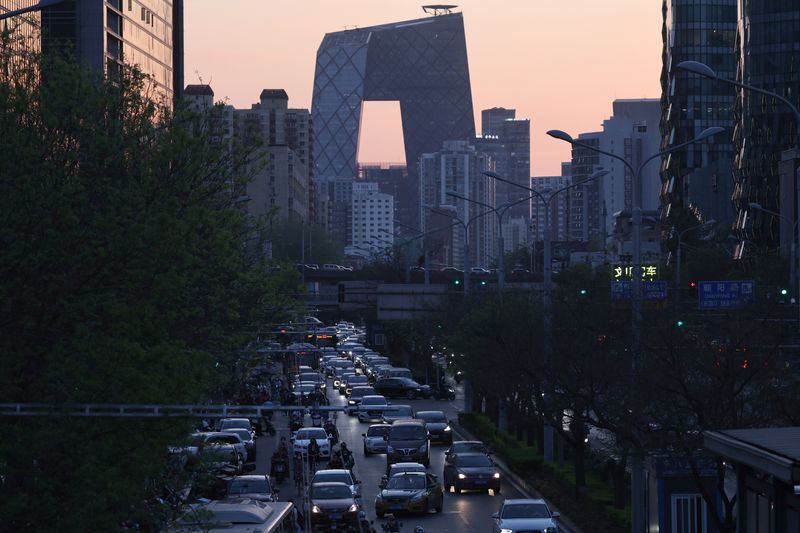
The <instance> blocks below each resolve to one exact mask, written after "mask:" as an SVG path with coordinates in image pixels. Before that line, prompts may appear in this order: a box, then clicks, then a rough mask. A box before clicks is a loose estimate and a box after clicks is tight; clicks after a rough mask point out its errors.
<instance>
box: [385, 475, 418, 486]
mask: <svg viewBox="0 0 800 533" xmlns="http://www.w3.org/2000/svg"><path fill="white" fill-rule="evenodd" d="M386 488H387V489H416V490H418V489H424V488H425V476H409V475H406V474H400V475H397V476H394V477H393V478H392V479H390V480H389V483H388V484H387V485H386Z"/></svg>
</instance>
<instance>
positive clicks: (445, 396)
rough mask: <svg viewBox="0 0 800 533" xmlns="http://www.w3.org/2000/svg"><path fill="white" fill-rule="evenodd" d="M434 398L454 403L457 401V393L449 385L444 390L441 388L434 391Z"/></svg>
mask: <svg viewBox="0 0 800 533" xmlns="http://www.w3.org/2000/svg"><path fill="white" fill-rule="evenodd" d="M433 397H434V398H435V399H437V400H450V401H453V400H455V399H456V391H455V389H453V387H450V386H449V385H447V386H445V387H444V388H441V387H439V388H437V389H436V390H434V391H433Z"/></svg>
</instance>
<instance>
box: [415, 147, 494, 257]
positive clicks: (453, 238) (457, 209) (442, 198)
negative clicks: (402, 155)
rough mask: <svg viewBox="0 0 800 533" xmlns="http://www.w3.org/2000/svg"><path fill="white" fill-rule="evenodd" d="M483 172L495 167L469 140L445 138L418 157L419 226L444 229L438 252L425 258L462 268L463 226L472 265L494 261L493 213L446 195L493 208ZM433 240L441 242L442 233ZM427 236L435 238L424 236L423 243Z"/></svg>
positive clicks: (490, 181)
mask: <svg viewBox="0 0 800 533" xmlns="http://www.w3.org/2000/svg"><path fill="white" fill-rule="evenodd" d="M486 170H494V164H493V162H492V159H491V157H490V156H488V155H486V154H483V153H481V152H478V151H477V150H476V149H475V146H473V145H472V144H470V143H469V141H445V142H444V143H443V145H442V147H441V150H439V151H437V152H432V153H428V154H422V156H421V157H420V161H419V173H420V194H419V197H420V207H419V213H420V219H419V228H420V229H421V230H422V231H423V232H427V231H432V230H435V229H437V228H447V231H445V232H444V233H445V234H446V238H444V241H443V243H442V244H439V245H438V250H433V251H429V252H428V255H429V261H431V262H434V263H438V264H444V266H454V267H456V268H462V269H463V268H464V266H465V256H464V243H465V242H466V241H465V237H466V235H465V231H466V230H465V227H464V226H465V225H467V226H468V228H469V263H470V266H471V267H484V268H486V267H488V266H489V265H490V264H491V263H492V261H493V260H494V259H495V257H496V255H497V243H496V232H497V222H496V217H495V216H494V215H493V214H492V213H487V211H488V209H487V208H486V207H483V206H481V205H478V204H475V203H472V202H467V201H465V200H462V199H460V198H457V197H454V196H450V195H448V194H447V193H448V192H455V193H456V194H458V195H460V196H463V197H465V198H469V199H471V200H475V201H477V202H481V203H484V204H487V205H489V206H494V205H495V180H493V179H491V178H487V177H486V176H484V175H483V172H484V171H486ZM480 215H482V216H480ZM456 219H458V220H461V221H462V222H463V224H461V223H457V222H455V220H456ZM434 238H435V239H436V240H438V241H442V239H443V237H442V233H439V232H437V234H436V235H435V236H434ZM429 240H433V239H428V238H426V242H425V246H426V247H428V241H429ZM429 250H430V247H429ZM445 254H446V255H445Z"/></svg>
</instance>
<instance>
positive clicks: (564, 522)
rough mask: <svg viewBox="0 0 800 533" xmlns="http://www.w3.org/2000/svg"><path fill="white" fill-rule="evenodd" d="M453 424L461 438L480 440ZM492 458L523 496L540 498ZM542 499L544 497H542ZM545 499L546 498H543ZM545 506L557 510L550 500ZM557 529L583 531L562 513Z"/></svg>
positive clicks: (518, 477)
mask: <svg viewBox="0 0 800 533" xmlns="http://www.w3.org/2000/svg"><path fill="white" fill-rule="evenodd" d="M451 425H452V426H453V432H454V433H455V434H456V435H458V436H459V437H460V438H461V439H462V440H480V439H478V438H477V437H475V436H474V435H473V434H472V433H470V432H469V431H468V430H466V429H464V428H463V427H461V425H459V424H458V423H453V424H451ZM492 460H493V461H494V463H495V464H496V465H497V466H498V468H500V470H502V471H503V473H504V474H505V475H506V476H507V477H508V479H510V480H511V482H512V484H514V485H516V487H517V489H518V490H519V491H520V492H522V493H523V494H524V495H525V496H527V497H529V498H532V499H539V498H542V495H541V494H539V492H538V491H537V490H536V489H535V488H533V487H532V486H531V485H530V484H529V483H528V482H527V481H525V480H524V479H522V478H521V477H520V476H518V475H517V474H516V473H514V472H513V471H512V470H511V469H510V468H509V467H508V465H507V464H506V463H505V461H503V460H502V459H500V458H499V457H496V456H492ZM542 499H544V498H542ZM545 501H546V500H545ZM547 506H548V507H549V508H550V510H551V511H558V509H556V508H555V507H553V505H552V504H551V503H550V502H547ZM558 530H559V532H560V533H583V531H582V530H581V529H580V528H578V526H576V525H575V524H574V523H573V522H572V520H570V519H569V518H567V517H566V516H564V515H563V514H562V515H561V516H560V517H559V518H558Z"/></svg>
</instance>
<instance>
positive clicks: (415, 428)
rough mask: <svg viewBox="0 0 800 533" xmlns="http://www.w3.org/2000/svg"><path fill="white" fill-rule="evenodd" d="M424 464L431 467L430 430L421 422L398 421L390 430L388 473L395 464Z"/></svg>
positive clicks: (387, 453)
mask: <svg viewBox="0 0 800 533" xmlns="http://www.w3.org/2000/svg"><path fill="white" fill-rule="evenodd" d="M402 462H413V463H422V464H423V465H425V467H426V468H427V467H429V466H430V465H431V447H430V440H429V435H428V430H427V429H425V423H424V422H423V421H421V420H414V419H412V420H397V421H396V422H395V423H394V424H392V426H391V428H390V429H389V437H388V440H387V446H386V472H387V474H388V473H389V470H390V468H391V466H392V464H394V463H402Z"/></svg>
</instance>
